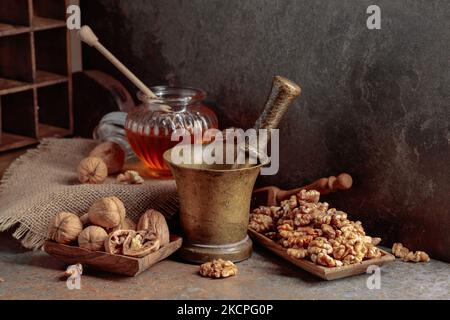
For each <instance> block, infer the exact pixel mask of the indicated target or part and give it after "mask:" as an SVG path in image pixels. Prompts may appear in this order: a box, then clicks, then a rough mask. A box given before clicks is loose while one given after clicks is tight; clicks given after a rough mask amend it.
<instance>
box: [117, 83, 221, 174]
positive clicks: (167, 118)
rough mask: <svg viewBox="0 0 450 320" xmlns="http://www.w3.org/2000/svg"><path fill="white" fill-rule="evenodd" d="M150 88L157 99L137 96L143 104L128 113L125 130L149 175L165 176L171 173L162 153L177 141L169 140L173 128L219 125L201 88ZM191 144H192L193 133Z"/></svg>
mask: <svg viewBox="0 0 450 320" xmlns="http://www.w3.org/2000/svg"><path fill="white" fill-rule="evenodd" d="M152 90H153V92H155V94H156V95H157V96H158V99H159V101H155V100H154V99H153V100H148V98H147V97H145V96H143V95H142V94H141V95H139V99H140V100H141V101H142V102H143V105H141V106H139V107H137V108H135V109H133V110H131V111H130V112H129V113H128V116H127V120H126V122H125V131H126V135H127V139H128V142H129V143H130V145H131V147H132V148H133V151H134V153H135V154H136V155H137V156H138V157H139V159H141V161H142V162H143V163H144V164H145V165H146V166H147V167H148V175H150V176H152V177H155V178H162V179H164V178H166V179H167V178H171V177H172V175H171V172H170V169H169V168H168V167H167V165H166V163H165V162H164V159H163V154H164V152H166V151H167V150H169V149H171V148H172V147H174V146H176V145H177V144H178V143H179V141H172V133H173V132H174V130H177V129H185V130H187V131H188V132H194V131H195V132H205V131H206V130H208V129H211V128H217V127H218V123H217V117H216V115H215V113H214V112H213V111H212V110H211V109H209V107H208V106H206V105H205V104H204V103H203V99H204V98H205V96H206V93H205V92H204V91H202V90H199V89H192V88H172V87H154V88H152ZM161 104H164V105H166V106H170V108H171V109H170V111H164V112H163V111H161V109H160V108H159V106H160V105H161ZM197 137H198V136H197ZM200 137H201V135H200ZM195 139H197V138H195ZM199 140H201V138H200V139H199ZM184 142H185V141H184ZM195 142H196V143H202V141H195ZM191 143H194V135H192V140H191Z"/></svg>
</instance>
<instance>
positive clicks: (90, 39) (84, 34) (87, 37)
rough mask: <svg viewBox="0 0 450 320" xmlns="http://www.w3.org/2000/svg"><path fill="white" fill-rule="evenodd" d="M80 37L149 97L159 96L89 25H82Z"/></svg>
mask: <svg viewBox="0 0 450 320" xmlns="http://www.w3.org/2000/svg"><path fill="white" fill-rule="evenodd" d="M78 35H79V37H80V39H81V40H82V41H83V42H85V43H86V44H88V45H90V46H91V47H94V48H96V49H97V50H98V51H99V52H100V53H101V54H103V55H104V56H105V58H106V59H108V60H109V61H110V62H111V63H112V64H113V65H114V66H115V67H116V68H117V69H119V70H120V72H122V73H123V74H124V75H125V76H126V77H127V78H128V79H130V81H131V82H133V83H134V85H135V86H136V87H138V88H139V90H141V91H142V92H143V93H144V94H145V95H146V96H147V97H149V98H154V99H156V98H158V97H157V96H156V95H155V94H154V93H153V92H152V91H151V90H150V89H149V88H148V87H147V86H146V85H145V84H144V83H143V82H142V81H141V80H139V78H138V77H136V76H135V75H134V73H132V72H131V71H130V70H129V69H128V68H127V67H126V66H125V65H124V64H123V63H122V62H120V61H119V60H118V59H117V58H116V57H115V56H114V55H113V54H112V53H111V52H109V50H108V49H106V48H105V47H104V46H103V45H102V44H101V43H100V41H99V40H98V37H97V36H96V35H95V33H94V31H92V29H91V28H90V27H89V26H83V27H81V29H80V31H79V32H78Z"/></svg>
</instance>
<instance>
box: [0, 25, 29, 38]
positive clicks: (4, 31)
mask: <svg viewBox="0 0 450 320" xmlns="http://www.w3.org/2000/svg"><path fill="white" fill-rule="evenodd" d="M30 31H31V28H30V27H27V26H21V25H14V24H9V23H2V22H0V37H5V36H12V35H16V34H21V33H27V32H30Z"/></svg>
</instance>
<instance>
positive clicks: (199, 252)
mask: <svg viewBox="0 0 450 320" xmlns="http://www.w3.org/2000/svg"><path fill="white" fill-rule="evenodd" d="M178 255H179V256H180V258H181V259H183V260H185V261H188V262H193V263H205V262H208V261H212V260H214V259H223V260H230V261H232V262H239V261H242V260H246V259H248V258H250V256H251V255H252V240H250V238H249V237H248V236H247V237H246V238H245V239H244V240H242V241H239V242H237V243H234V244H228V245H214V246H213V245H198V244H192V243H186V244H183V246H182V247H181V249H180V250H178Z"/></svg>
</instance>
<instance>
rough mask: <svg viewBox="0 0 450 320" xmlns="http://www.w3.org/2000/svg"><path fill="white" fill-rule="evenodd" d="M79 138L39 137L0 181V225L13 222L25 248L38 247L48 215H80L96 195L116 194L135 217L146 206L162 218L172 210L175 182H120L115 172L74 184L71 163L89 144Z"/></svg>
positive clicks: (0, 228) (4, 227)
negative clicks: (102, 178) (96, 180)
mask: <svg viewBox="0 0 450 320" xmlns="http://www.w3.org/2000/svg"><path fill="white" fill-rule="evenodd" d="M94 145H95V142H94V141H93V140H85V139H45V140H43V141H42V143H41V144H40V145H39V146H38V148H37V149H33V150H29V151H28V152H27V153H26V154H24V155H23V156H21V157H20V158H18V159H17V160H15V161H14V162H13V163H12V164H11V166H10V167H9V168H8V170H7V171H6V172H5V175H4V177H3V179H2V181H1V184H0V231H5V230H7V229H9V228H11V227H13V226H15V227H16V229H15V231H14V233H13V236H14V237H15V238H16V239H20V240H21V242H22V244H23V245H24V246H25V247H26V248H30V249H38V248H40V247H41V246H42V245H43V243H44V241H45V238H46V233H47V225H48V223H49V221H50V219H51V218H52V217H53V216H54V215H56V214H57V213H58V212H61V211H68V212H73V213H76V214H78V215H82V214H84V213H86V212H87V210H88V208H89V207H90V206H91V204H92V203H93V202H94V201H95V200H97V199H99V198H102V197H106V196H116V197H118V198H120V199H121V200H122V201H123V202H124V204H125V208H126V210H127V216H128V217H130V218H131V219H132V220H134V221H137V220H138V219H139V216H140V215H141V214H142V213H144V212H145V211H146V210H147V209H149V208H154V209H157V210H159V211H161V212H162V213H163V214H164V215H165V216H166V217H167V218H169V217H170V216H172V215H173V214H174V213H176V212H177V210H178V200H177V195H176V186H175V182H174V181H172V180H166V181H164V180H161V181H160V180H152V179H149V180H146V181H145V183H144V184H142V185H121V184H117V183H116V182H115V177H109V178H108V179H107V181H106V182H105V183H104V184H101V185H87V184H80V183H79V182H78V179H77V174H76V168H77V165H78V163H79V162H80V160H81V159H83V158H84V157H86V156H87V155H88V154H89V152H90V151H91V150H92V149H93V147H94Z"/></svg>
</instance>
